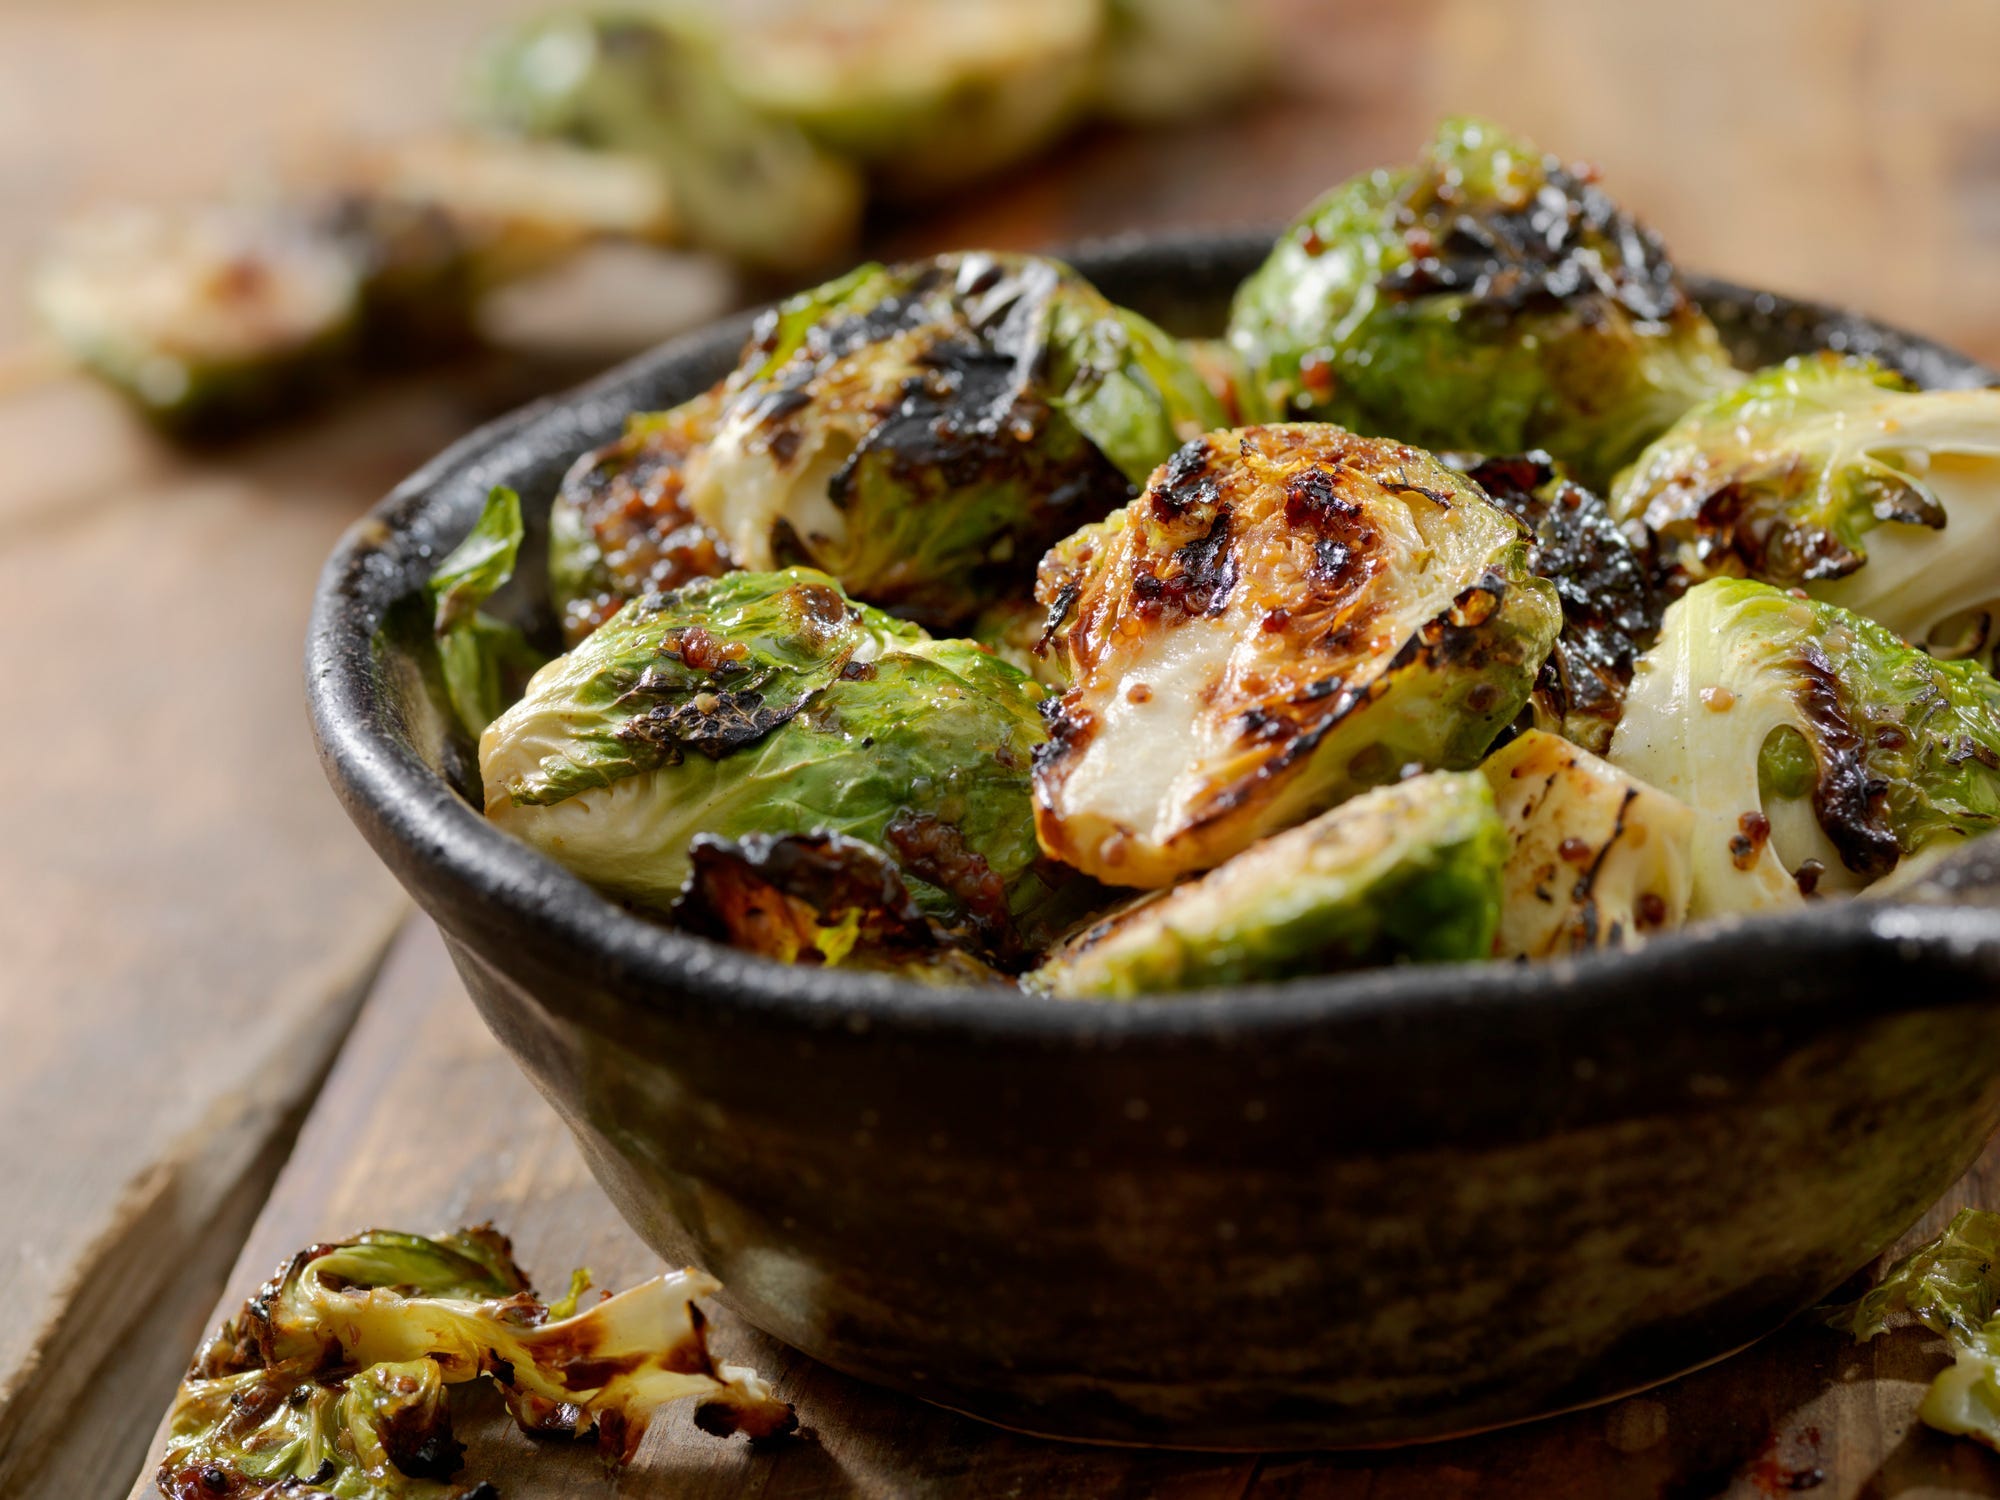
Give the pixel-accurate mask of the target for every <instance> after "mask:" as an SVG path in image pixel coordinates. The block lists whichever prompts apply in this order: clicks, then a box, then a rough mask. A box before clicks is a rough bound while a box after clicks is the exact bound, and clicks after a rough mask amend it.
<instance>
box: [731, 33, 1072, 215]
mask: <svg viewBox="0 0 2000 1500" xmlns="http://www.w3.org/2000/svg"><path fill="white" fill-rule="evenodd" d="M1102 26H1103V16H1102V14H1101V11H1100V7H1099V6H1098V5H1096V4H1078V3H1077V0H952V3H949V4H944V5H934V4H917V5H911V4H908V3H907V0H841V3H840V4H838V5H827V4H825V3H823V0H762V3H752V4H743V3H740V0H739V3H738V4H736V5H734V6H732V7H730V9H729V11H728V22H727V26H726V31H727V35H728V44H727V45H726V46H725V48H724V50H723V57H724V66H725V68H726V69H727V71H728V76H729V81H730V83H731V84H732V86H733V87H734V88H735V89H736V91H737V92H738V93H739V94H741V95H742V97H743V98H745V99H746V100H748V101H749V102H750V103H751V104H752V105H754V106H755V107H756V108H758V109H760V110H762V111H764V112H765V113H766V114H768V115H770V116H772V117H773V118H777V119H784V120H790V121H792V122H794V123H796V124H797V125H799V126H800V127H801V128H803V129H804V130H805V131H806V133H807V134H808V135H810V136H812V137H813V139H815V140H816V141H818V142H820V143H821V144H822V145H824V146H825V147H827V148H828V149H829V150H832V151H835V152H838V153H840V154H841V155H843V156H846V157H849V158H851V159H853V160H855V161H859V162H861V163H863V164H864V165H865V166H866V167H867V168H868V170H869V173H870V175H871V177H873V179H874V180H875V181H876V182H877V183H878V184H879V185H880V186H881V187H883V188H884V189H886V190H887V191H888V192H890V193H892V194H896V195H900V196H905V197H908V196H920V195H923V194H928V193H935V192H937V191H938V190H940V189H944V188H951V187H955V186H957V185H959V184H961V183H964V182H969V181H971V180H972V179H974V178H977V177H982V176H985V175H987V174H989V173H991V172H993V171H996V170H998V169H999V168H1001V167H1005V166H1008V165H1011V164H1012V163H1014V162H1018V161H1021V160H1023V159H1024V158H1026V157H1028V156H1030V155H1032V154H1033V153H1034V152H1036V151H1038V150H1039V149H1041V147H1043V146H1044V145H1046V144H1047V143H1048V142H1049V141H1051V140H1052V139H1054V138H1055V136H1057V135H1058V134H1059V133H1061V132H1062V131H1063V130H1064V129H1065V128H1066V127H1067V126H1068V125H1069V124H1070V123H1071V122H1072V121H1073V120H1074V119H1075V118H1076V116H1077V114H1078V113H1079V112H1080V110H1081V108H1082V106H1083V104H1084V103H1085V100H1086V97H1087V94H1088V91H1089V86H1090V83H1091V77H1092V68H1093V65H1094V64H1095V61H1096V56H1095V54H1096V48H1097V42H1098V36H1099V33H1100V31H1101V29H1102Z"/></svg>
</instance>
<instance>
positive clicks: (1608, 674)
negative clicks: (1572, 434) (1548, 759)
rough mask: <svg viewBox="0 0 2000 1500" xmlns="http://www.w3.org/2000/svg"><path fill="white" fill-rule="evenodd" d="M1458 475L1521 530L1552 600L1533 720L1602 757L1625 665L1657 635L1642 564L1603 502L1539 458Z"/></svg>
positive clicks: (1495, 462) (1618, 707)
mask: <svg viewBox="0 0 2000 1500" xmlns="http://www.w3.org/2000/svg"><path fill="white" fill-rule="evenodd" d="M1454 467H1457V465H1456V464H1454ZM1463 472H1464V474H1465V476H1466V477H1467V478H1468V479H1470V480H1472V481H1473V482H1474V483H1475V484H1477V485H1478V486H1479V487H1480V488H1481V489H1482V490H1484V491H1485V492H1486V494H1487V495H1488V497H1490V498H1491V499H1492V501H1493V503H1494V504H1495V505H1497V506H1499V507H1500V508H1501V509H1502V510H1504V511H1506V512H1507V513H1508V514H1509V515H1511V516H1513V517H1514V518H1515V519H1516V520H1518V521H1519V522H1520V523H1521V524H1522V525H1523V526H1526V527H1527V528H1528V535H1529V536H1530V538H1531V539H1532V540H1531V541H1530V542H1529V545H1528V567H1529V570H1530V571H1532V572H1534V573H1536V574H1538V575H1539V576H1541V577H1543V578H1546V579H1548V580H1549V581H1550V582H1551V583H1553V584H1554V585H1555V586H1556V593H1557V595H1558V596H1559V597H1560V598H1561V600H1562V612H1563V625H1562V634H1561V635H1559V636H1558V637H1557V638H1556V646H1555V650H1553V651H1551V652H1550V653H1549V659H1548V660H1547V661H1546V662H1544V663H1543V664H1542V670H1541V673H1540V675H1539V676H1538V677H1536V679H1535V694H1534V698H1533V699H1532V704H1533V708H1534V716H1535V723H1536V724H1537V725H1538V726H1540V727H1541V728H1543V729H1547V730H1550V731H1552V732H1554V733H1556V734H1560V735H1563V736H1565V737H1566V738H1568V739H1571V740H1574V741H1575V742H1576V743H1577V744H1579V745H1581V746H1583V748H1584V749H1586V750H1589V751H1592V752H1594V753H1595V754H1598V755H1602V754H1603V753H1604V752H1605V751H1606V750H1608V749H1609V748H1610V747H1611V731H1612V730H1613V729H1615V728H1616V727H1617V725H1618V716H1619V714H1620V713H1622V712H1623V711H1624V708H1625V689H1626V688H1627V687H1628V686H1629V685H1630V684H1631V681H1632V664H1633V663H1634V662H1635V661H1637V660H1638V658H1639V653H1640V652H1642V651H1644V650H1645V649H1646V648H1647V647H1648V646H1650V645H1652V644H1653V641H1654V638H1655V637H1657V636H1658V635H1659V633H1660V611H1661V608H1662V605H1661V601H1660V600H1659V599H1658V598H1657V596H1656V595H1655V593H1654V590H1653V586H1652V581H1651V578H1650V577H1649V571H1650V570H1649V565H1648V560H1647V559H1646V558H1645V557H1643V556H1641V555H1640V553H1639V552H1638V551H1637V550H1636V549H1635V548H1634V547H1633V546H1632V544H1631V543H1630V542H1629V541H1627V540H1626V538H1625V534H1624V533H1623V532H1622V531H1620V530H1619V529H1618V526H1617V524H1616V523H1615V522H1613V521H1612V519H1611V513H1610V511H1609V510H1607V509H1606V507H1605V504H1604V502H1603V501H1602V500H1600V499H1599V498H1598V497H1597V496H1596V495H1593V494H1592V493H1591V492H1590V491H1589V490H1587V489H1585V488H1584V487H1583V486H1582V485H1580V484H1576V483H1574V482H1573V481H1571V480H1570V479H1569V478H1567V477H1566V476H1565V475H1564V474H1563V473H1562V472H1561V470H1560V469H1558V468H1557V467H1556V465H1555V464H1554V462H1553V461H1551V460H1550V458H1549V456H1548V455H1547V454H1545V453H1529V454H1522V455H1520V456H1517V457H1512V458H1486V459H1480V460H1478V461H1476V462H1473V461H1468V462H1467V463H1466V464H1465V465H1464V467H1463Z"/></svg>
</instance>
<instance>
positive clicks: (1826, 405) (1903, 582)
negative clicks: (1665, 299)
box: [1612, 354, 2000, 660]
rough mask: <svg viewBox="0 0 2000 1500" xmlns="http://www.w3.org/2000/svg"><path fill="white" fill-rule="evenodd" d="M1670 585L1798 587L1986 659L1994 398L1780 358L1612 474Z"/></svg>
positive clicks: (1998, 482)
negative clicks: (1718, 580) (1712, 582)
mask: <svg viewBox="0 0 2000 1500" xmlns="http://www.w3.org/2000/svg"><path fill="white" fill-rule="evenodd" d="M1612 499H1613V505H1614V508H1615V509H1616V511H1617V513H1618V515H1619V516H1620V518H1621V519H1626V520H1633V521H1640V522H1643V523H1644V524H1645V525H1646V526H1648V527H1650V528H1651V529H1652V531H1653V532H1654V534H1655V535H1656V536H1657V537H1658V539H1659V541H1658V546H1659V550H1660V561H1661V563H1662V565H1663V566H1664V567H1665V568H1666V569H1668V570H1669V571H1670V572H1671V573H1672V574H1673V575H1675V576H1676V578H1677V579H1678V580H1679V581H1680V582H1682V583H1683V584H1685V583H1687V582H1698V581H1700V580H1701V579H1703V578H1708V577H1712V576H1715V575H1731V574H1733V575H1738V576H1748V577H1751V578H1759V579H1762V580H1764V581H1765V582H1767V583H1776V584H1780V585H1803V586H1804V587H1805V588H1806V590H1807V592H1809V593H1811V594H1812V595H1813V596H1814V597H1815V598H1820V599H1825V600H1827V601H1829V602H1830V603H1834V604H1838V605H1840V606H1842V607H1843V608H1846V609H1851V610H1854V611H1856V612H1857V613H1860V614H1864V615H1867V616H1868V617H1869V618H1870V619H1873V620H1879V621H1880V622H1881V623H1882V624H1884V625H1887V626H1888V627H1889V628H1890V629H1891V630H1894V631H1896V632H1897V633H1899V634H1900V635H1902V636H1904V637H1905V638H1906V639H1908V640H1912V641H1915V642H1916V643H1917V644H1918V645H1922V646H1927V647H1929V648H1930V649H1931V650H1932V651H1933V652H1935V653H1936V654H1938V655H1952V656H1956V655H1972V654H1977V655H1979V656H1980V657H1982V658H1983V659H1988V660H1990V659H1991V654H1992V649H1993V646H1994V644H1995V639H1996V633H1995V631H1994V629H1993V620H1994V616H1995V613H1996V608H2000V582H1996V581H1995V578H1994V565H1993V564H1994V558H1995V557H1996V556H2000V391H1917V390H1913V389H1912V388H1911V386H1910V385H1909V383H1908V382H1907V381H1905V380H1904V379H1903V378H1902V377H1901V376H1900V375H1896V374H1894V373H1892V372H1891V371H1888V370H1884V369H1882V368H1881V367H1880V366H1879V365H1875V364H1871V363H1869V362H1868V361H1865V360H1857V359H1844V358H1841V357H1840V356H1838V355H1833V354H1819V355H1811V356H1806V357H1803V358H1799V359H1791V360H1787V361H1786V362H1785V363H1784V364H1782V365H1778V366H1776V367H1774V368H1772V369H1769V370H1765V371H1763V372H1761V373H1760V374H1758V375H1756V376H1753V377H1752V378H1751V380H1750V381H1749V383H1748V384H1746V385H1745V386H1744V387H1743V388H1742V389H1741V390H1738V391H1736V392H1734V393H1732V394H1730V395H1728V396H1725V397H1722V398H1720V399H1718V400H1715V401H1711V402H1708V403H1706V404H1704V405H1702V406H1700V407H1697V408H1696V409H1695V410H1693V411H1691V412H1689V413H1688V414H1687V415H1686V416H1685V417H1683V418H1682V419H1681V420H1680V421H1679V422H1678V423H1676V424H1675V425H1674V427H1673V429H1672V430H1671V431H1669V432H1668V433H1666V435H1665V436H1663V437H1661V438H1660V439H1659V441H1657V442H1656V443H1654V444H1653V445H1652V446H1651V447H1650V448H1648V449H1647V450H1646V451H1645V452H1644V453H1643V454H1641V455H1640V456H1639V460H1638V462H1637V463H1635V464H1634V465H1633V467H1632V468H1631V469H1630V470H1629V471H1628V472H1627V473H1626V474H1625V476H1624V477H1623V478H1622V479H1621V480H1620V481H1619V484H1618V488H1617V490H1616V491H1615V493H1614V495H1613V497H1612Z"/></svg>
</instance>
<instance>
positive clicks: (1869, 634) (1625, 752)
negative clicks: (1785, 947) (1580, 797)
mask: <svg viewBox="0 0 2000 1500" xmlns="http://www.w3.org/2000/svg"><path fill="white" fill-rule="evenodd" d="M1610 760H1611V762H1612V764H1614V765H1616V766H1617V767H1619V768H1620V769H1621V770H1624V771H1626V772H1629V773H1630V774H1632V775H1634V776H1637V777H1639V778H1641V779H1642V780H1644V781H1647V782H1650V783H1651V784H1652V785H1653V786H1655V787H1657V788H1659V789H1660V790H1661V791H1663V792H1666V793H1668V794H1670V795H1672V796H1674V797H1677V798H1679V799H1680V800H1681V801H1683V802H1685V803H1687V804H1688V805H1689V806H1690V807H1692V808H1693V809H1694V811H1695V828H1694V846H1693V847H1694V864H1693V874H1694V883H1693V888H1692V893H1691V897H1690V904H1689V914H1690V916H1694V917H1702V916H1711V915H1714V914H1716V913H1719V912H1728V911H1749V910H1758V909H1766V908H1773V907H1786V906H1793V905H1796V904H1797V903H1798V902H1799V900H1800V899H1801V895H1802V893H1804V894H1816V893H1817V894H1824V893H1831V892H1836V891H1851V890H1854V889H1857V888H1858V887H1860V886H1863V885H1865V884H1867V883H1868V882H1869V881H1871V880H1874V879H1876V878H1877V877H1879V876H1882V875H1885V874H1887V873H1888V872H1889V871H1891V870H1893V869H1894V868H1895V867H1896V865H1897V863H1898V861H1899V860H1901V859H1902V858H1904V857H1905V856H1908V855H1913V854H1916V853H1918V852H1920V851H1921V850H1924V849H1926V848H1932V847H1935V846H1937V845H1939V844H1941V843H1947V842H1952V841H1956V840H1959V839H1963V838H1968V837H1970V836H1972V835H1974V834H1977V833H1981V832H1984V831H1985V830H1987V829H1990V828H1993V827H1995V826H2000V682H1996V681H1995V680H1994V679H1993V677H1992V676H1991V675H1990V674H1989V673H1988V672H1987V671H1986V670H1985V669H1984V668H1982V667H1979V666H1977V665H1975V664H1974V663H1972V662H1947V661H1936V660H1933V659H1932V658H1931V657H1929V656H1926V655H1924V654H1923V653H1922V652H1921V651H1918V650H1916V649H1915V648H1913V647H1911V646H1909V645H1907V644H1905V643H1904V642H1903V641H1902V640H1900V639H1899V638H1898V637H1897V636H1895V635H1894V634H1893V633H1892V632H1890V631H1888V630H1886V629H1884V628H1883V627H1882V626H1880V625H1877V624H1876V623H1875V622H1874V621H1872V620H1868V619H1865V618H1863V617H1862V616H1860V615H1857V614H1852V613H1850V612H1849V611H1847V610H1844V609H1840V608H1838V607H1836V606H1834V605H1831V604H1823V603H1820V602H1818V601H1815V600H1806V599H1801V598H1796V597H1794V596H1793V595H1791V594H1788V593H1786V592H1784V591H1782V590H1780V589H1775V588H1772V587H1771V586H1769V585H1768V584H1762V583H1755V582H1750V581H1747V580H1743V579H1728V578H1717V579H1711V580H1710V581H1709V582H1707V583H1703V584H1700V585H1697V586H1696V587H1695V588H1693V589H1690V590H1689V591H1688V592H1687V594H1685V595H1684V596H1683V597H1682V598H1681V599H1679V600H1678V601H1676V602H1675V603H1674V604H1673V605H1672V606H1671V607H1670V608H1669V609H1668V610H1667V613H1666V621H1665V625H1664V627H1663V629H1662V631H1661V634H1660V641H1659V644H1658V645H1656V646H1655V647H1654V648H1653V649H1652V650H1651V651H1649V652H1647V653H1646V655H1645V656H1643V657H1642V658H1640V661H1639V667H1638V672H1637V674H1636V675H1635V676H1634V678H1633V681H1632V690H1631V693H1630V694H1629V696H1628V697H1627V699H1626V704H1625V717H1624V719H1623V720H1622V721H1621V722H1620V723H1619V726H1618V732H1617V734H1616V736H1615V737H1614V738H1613V739H1612V742H1611V754H1610Z"/></svg>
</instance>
